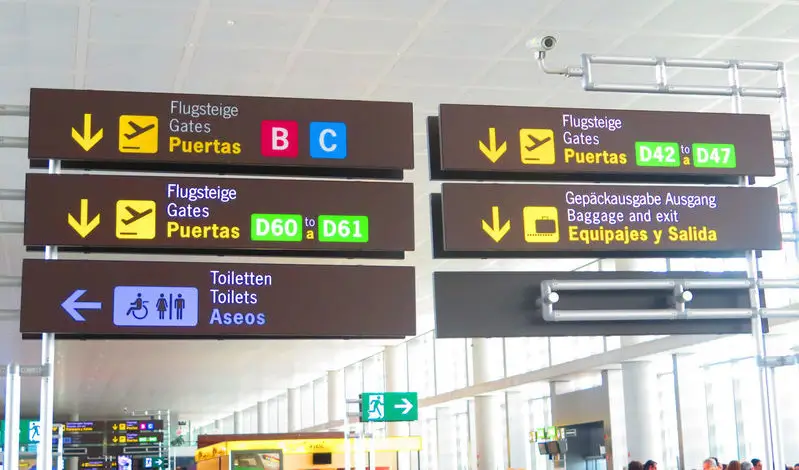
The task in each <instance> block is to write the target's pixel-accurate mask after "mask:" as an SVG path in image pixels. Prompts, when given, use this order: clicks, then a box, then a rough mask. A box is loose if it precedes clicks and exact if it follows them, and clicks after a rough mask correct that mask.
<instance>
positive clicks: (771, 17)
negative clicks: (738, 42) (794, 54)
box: [740, 3, 799, 40]
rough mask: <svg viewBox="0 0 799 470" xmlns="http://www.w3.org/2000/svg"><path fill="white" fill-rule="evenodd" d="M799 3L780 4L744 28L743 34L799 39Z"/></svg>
mask: <svg viewBox="0 0 799 470" xmlns="http://www.w3.org/2000/svg"><path fill="white" fill-rule="evenodd" d="M796 18H799V4H796V3H786V4H783V5H778V6H777V7H776V8H774V9H773V10H771V11H769V12H768V13H767V14H765V15H763V16H762V17H761V18H760V19H759V20H758V21H757V22H755V23H753V24H751V25H750V26H749V27H747V28H744V30H743V31H741V32H740V35H741V36H748V37H759V38H769V39H790V40H796V39H799V23H797V21H796Z"/></svg>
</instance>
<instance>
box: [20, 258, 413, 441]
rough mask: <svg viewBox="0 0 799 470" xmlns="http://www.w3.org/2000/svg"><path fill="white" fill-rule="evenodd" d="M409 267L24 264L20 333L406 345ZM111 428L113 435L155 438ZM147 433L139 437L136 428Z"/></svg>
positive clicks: (125, 427) (123, 425)
mask: <svg viewBox="0 0 799 470" xmlns="http://www.w3.org/2000/svg"><path fill="white" fill-rule="evenodd" d="M415 282H416V281H415V275H414V268H413V267H405V266H346V265H335V266H322V265H310V264H304V265H290V264H275V265H266V264H231V263H192V262H140V261H88V260H58V261H44V260H31V259H28V260H25V261H24V262H23V268H22V306H21V313H20V332H21V333H22V334H23V336H24V337H31V336H35V335H37V334H41V333H45V332H47V333H55V334H56V336H58V337H66V338H119V337H154V338H162V339H163V338H218V339H226V338H281V337H282V338H375V339H380V338H404V337H406V336H412V335H414V334H416V295H415ZM142 423H144V422H138V421H137V422H124V421H122V422H109V423H108V425H107V427H108V429H110V430H113V432H123V433H127V432H128V431H130V428H131V427H133V428H135V429H133V430H132V431H130V432H134V431H135V432H142V431H147V432H149V431H153V430H157V428H156V429H150V428H149V427H146V426H147V424H146V423H145V424H142ZM143 425H144V426H145V427H146V429H142V426H143Z"/></svg>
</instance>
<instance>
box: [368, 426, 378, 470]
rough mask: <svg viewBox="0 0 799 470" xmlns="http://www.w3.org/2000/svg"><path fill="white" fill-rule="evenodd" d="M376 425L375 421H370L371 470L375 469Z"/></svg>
mask: <svg viewBox="0 0 799 470" xmlns="http://www.w3.org/2000/svg"><path fill="white" fill-rule="evenodd" d="M375 457H377V453H376V451H375V427H374V423H372V422H371V421H370V422H369V470H375Z"/></svg>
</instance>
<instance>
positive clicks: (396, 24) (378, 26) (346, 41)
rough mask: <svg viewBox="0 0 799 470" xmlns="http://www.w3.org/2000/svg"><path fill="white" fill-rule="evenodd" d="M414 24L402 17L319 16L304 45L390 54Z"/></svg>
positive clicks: (314, 47)
mask: <svg viewBox="0 0 799 470" xmlns="http://www.w3.org/2000/svg"><path fill="white" fill-rule="evenodd" d="M415 27H416V23H415V22H413V21H405V20H383V19H375V18H370V19H353V18H334V17H327V16H323V17H322V18H321V19H320V20H319V22H318V23H317V24H316V26H315V27H314V29H313V31H312V32H311V34H310V35H309V36H308V39H307V40H306V42H305V44H304V48H306V49H318V50H329V51H341V52H351V53H372V54H388V53H390V54H394V53H396V52H397V51H398V50H399V49H400V47H401V46H402V44H403V43H404V42H405V38H407V37H408V35H409V34H410V33H411V32H412V31H413V30H414V29H415Z"/></svg>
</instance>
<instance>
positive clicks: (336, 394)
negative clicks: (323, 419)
mask: <svg viewBox="0 0 799 470" xmlns="http://www.w3.org/2000/svg"><path fill="white" fill-rule="evenodd" d="M344 406H345V398H344V373H343V372H341V371H340V370H330V371H328V372H327V422H328V423H332V422H333V421H339V420H343V419H344Z"/></svg>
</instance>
